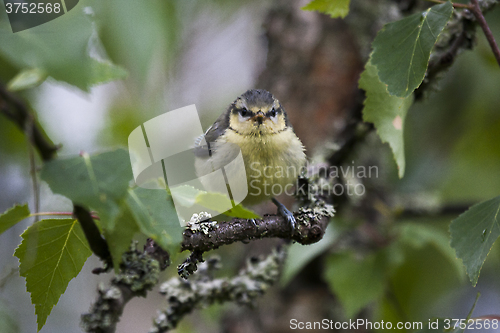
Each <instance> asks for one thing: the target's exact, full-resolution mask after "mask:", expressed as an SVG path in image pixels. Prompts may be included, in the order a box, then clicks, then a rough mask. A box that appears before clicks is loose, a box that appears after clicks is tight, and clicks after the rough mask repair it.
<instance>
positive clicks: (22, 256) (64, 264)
mask: <svg viewBox="0 0 500 333" xmlns="http://www.w3.org/2000/svg"><path fill="white" fill-rule="evenodd" d="M21 236H22V237H23V241H22V242H21V245H19V247H18V248H17V249H16V251H15V253H14V255H15V256H16V257H18V258H19V262H20V265H19V273H20V275H21V276H24V277H25V278H26V289H27V290H28V292H29V293H30V294H31V302H32V303H33V304H34V305H35V313H36V315H37V322H38V330H40V329H41V328H42V327H43V325H44V324H45V322H46V320H47V317H48V316H49V314H50V312H51V311H52V308H53V307H54V305H55V304H57V302H58V301H59V297H61V295H62V294H63V293H64V291H65V290H66V288H67V287H68V283H69V281H70V280H71V279H73V278H74V277H76V276H77V275H78V273H79V272H80V271H81V269H82V267H83V265H84V264H85V261H86V260H87V258H88V257H89V256H90V255H91V254H92V251H91V250H90V248H89V246H88V244H87V241H86V240H85V236H84V234H83V230H82V229H81V227H80V224H79V223H78V221H77V220H73V219H48V220H41V221H40V222H37V223H35V224H33V225H32V226H31V227H29V228H28V229H27V230H26V231H25V232H24V233H23V234H22V235H21Z"/></svg>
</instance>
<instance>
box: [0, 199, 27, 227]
mask: <svg viewBox="0 0 500 333" xmlns="http://www.w3.org/2000/svg"><path fill="white" fill-rule="evenodd" d="M29 215H30V210H29V209H28V204H24V205H22V206H20V205H15V206H14V207H12V208H10V209H9V210H7V211H6V212H5V213H3V214H0V234H2V233H3V232H4V231H5V230H7V229H9V228H11V227H13V226H14V225H15V224H16V223H17V222H19V221H22V220H24V219H25V218H27V217H28V216H29Z"/></svg>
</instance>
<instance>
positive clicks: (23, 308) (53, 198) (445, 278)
mask: <svg viewBox="0 0 500 333" xmlns="http://www.w3.org/2000/svg"><path fill="white" fill-rule="evenodd" d="M303 2H304V1H302V2H300V1H298V2H297V1H296V2H292V5H294V6H297V7H300V5H305V4H306V3H307V1H306V2H305V3H303ZM353 2H354V0H353ZM272 8H273V2H272V1H263V0H262V1H250V0H247V1H232V0H218V1H215V0H214V1H201V0H192V1H183V0H163V1H159V0H149V1H146V2H139V1H133V0H120V1H118V0H107V1H102V2H99V1H92V0H81V1H80V2H79V4H78V6H77V7H76V8H75V9H73V10H72V11H71V12H69V13H67V14H65V15H64V16H63V17H60V18H58V19H57V20H54V21H51V22H49V23H46V24H44V25H41V26H39V27H36V28H33V29H30V30H26V31H23V32H19V33H16V34H13V33H12V32H11V30H10V27H9V25H8V20H7V16H6V13H5V11H4V10H3V5H0V81H1V82H2V84H7V83H8V82H9V81H11V80H12V79H13V78H14V77H15V76H16V75H18V74H19V73H20V72H21V71H23V70H30V69H37V70H38V72H37V74H36V75H35V79H34V81H35V84H34V85H35V86H34V87H32V88H30V89H24V90H21V91H19V92H16V93H17V94H19V96H21V97H22V98H23V99H25V100H26V101H27V102H28V103H29V104H30V105H31V107H32V108H33V110H34V112H35V114H36V117H37V119H38V120H39V122H40V124H41V125H42V126H43V128H44V129H45V131H46V132H47V135H48V136H49V137H50V138H51V139H52V141H54V142H55V143H56V144H59V143H61V144H62V148H61V150H60V152H59V156H68V155H75V154H78V153H79V152H80V151H87V152H90V153H92V152H97V151H101V150H105V149H109V148H111V147H116V146H126V144H127V138H128V135H129V133H130V132H131V131H132V130H133V129H134V128H136V127H137V126H139V125H140V124H142V123H143V122H144V121H146V120H149V119H151V118H153V117H155V116H156V115H159V114H162V113H164V112H166V111H168V110H173V109H175V108H178V107H182V106H185V105H189V104H196V106H197V108H198V111H199V113H200V117H201V120H202V125H203V127H204V128H207V127H208V126H209V125H210V124H211V123H212V122H213V121H214V120H215V118H216V117H217V116H218V115H219V114H220V113H221V112H222V111H223V110H225V108H227V105H229V103H231V102H232V101H233V100H234V98H235V97H236V96H238V95H240V94H241V93H243V92H244V91H245V90H247V89H249V88H254V87H255V85H256V82H257V80H258V77H259V74H260V73H261V72H262V71H263V70H264V69H265V68H266V59H267V50H268V44H267V41H266V38H265V30H264V27H263V21H264V17H265V16H266V14H267V13H268V11H269V10H271V9H272ZM314 15H319V14H314ZM487 20H488V22H489V24H490V26H491V28H492V30H493V33H494V35H495V36H497V40H499V39H500V8H496V10H494V11H492V12H490V13H489V14H488V15H487ZM478 37H479V38H478V42H477V46H476V48H475V49H474V50H473V51H469V52H465V53H463V54H462V55H460V56H459V57H458V59H457V61H456V63H455V64H454V65H453V67H452V68H451V70H449V71H448V72H447V73H446V74H445V75H444V76H443V78H442V80H441V82H440V85H439V89H437V90H436V92H433V93H431V94H429V98H427V99H426V100H424V101H423V102H417V103H416V104H415V105H414V106H413V107H412V108H411V110H410V112H409V114H408V117H407V119H406V123H405V131H406V133H405V149H406V161H407V170H406V175H405V177H404V178H403V179H402V180H399V179H397V173H396V168H395V165H394V162H393V160H392V156H391V154H390V151H389V148H388V147H387V146H386V145H382V144H381V143H380V142H379V140H378V137H376V136H375V135H372V136H370V137H368V138H367V141H366V143H365V147H364V148H361V149H360V150H359V151H357V152H356V155H355V156H356V157H355V158H357V159H359V160H371V159H376V160H377V164H378V165H379V167H380V170H381V172H380V173H381V177H380V179H376V180H374V181H373V183H371V186H372V187H373V190H374V191H377V188H379V189H380V188H383V189H384V191H386V192H388V193H390V194H391V196H392V197H393V198H396V199H393V200H392V202H397V201H398V198H399V200H400V201H404V200H405V199H404V198H407V197H409V196H411V197H418V198H423V199H424V201H426V202H430V205H433V206H437V207H440V206H446V205H471V204H473V203H476V202H478V201H481V200H486V199H489V198H492V197H493V196H496V195H498V194H499V192H500V172H499V170H500V168H499V166H500V94H499V91H500V90H499V88H500V68H499V67H498V65H497V63H496V62H495V60H494V58H493V55H492V53H491V50H490V49H489V46H488V44H487V42H486V40H485V39H484V37H483V36H482V33H478ZM359 47H360V48H361V49H362V48H366V45H359ZM96 62H97V63H96ZM103 63H104V64H105V65H102V64H103ZM99 64H101V65H99ZM106 64H108V65H106ZM99 66H101V67H99ZM96 68H97V69H96ZM124 73H127V75H126V77H125V75H124ZM47 75H48V76H49V77H48V78H47V79H46V80H44V79H45V78H46V76H47ZM110 78H120V79H119V80H116V81H112V82H107V81H108V80H109V79H110ZM38 81H40V82H42V81H43V83H41V84H39V85H37V84H38V83H40V82H38ZM256 88H258V87H256ZM278 98H279V96H278ZM282 103H283V104H284V105H285V107H286V106H287V101H284V100H282ZM305 116H306V117H307V115H305ZM306 119H307V118H306ZM308 126H309V125H308ZM314 126H315V123H313V122H311V123H310V126H309V129H308V130H309V131H311V132H313V131H314ZM302 127H304V125H303V126H302ZM298 134H299V136H300V134H301V133H298ZM331 139H332V138H325V142H326V141H328V140H331ZM309 148H310V150H309V152H308V153H309V155H310V156H312V152H313V151H314V149H315V148H316V147H309ZM318 149H319V148H318ZM37 163H38V165H40V164H41V161H40V160H38V162H37ZM32 192H33V191H32V186H31V177H30V165H29V158H28V143H27V140H26V138H25V136H24V135H23V134H22V132H21V131H20V130H19V129H18V128H17V127H16V126H15V125H14V124H13V123H12V122H10V121H9V120H7V118H6V117H4V116H3V115H0V212H3V211H5V210H6V209H7V208H9V207H11V206H12V205H13V204H15V203H22V202H28V203H29V204H30V207H32V206H33V193H32ZM40 197H41V211H71V203H70V202H69V200H67V199H65V198H63V197H61V196H58V195H53V194H52V193H51V192H50V189H49V188H48V187H47V185H45V184H43V183H42V186H41V196H40ZM456 216H457V215H446V216H436V217H432V216H430V217H405V218H394V217H393V216H388V218H387V221H386V222H385V224H384V225H386V226H390V227H391V228H392V226H394V225H398V226H404V225H405V223H410V224H412V225H418V226H421V225H423V226H430V227H431V228H434V229H435V230H436V232H435V233H431V234H430V235H429V234H426V233H425V232H427V231H424V232H421V230H420V229H419V227H415V228H414V229H411V228H407V229H404V228H403V227H401V229H390V230H393V231H394V230H398V233H397V236H396V237H397V240H395V241H394V242H392V243H391V244H389V245H387V246H384V247H382V248H381V249H376V250H372V249H361V250H360V249H356V248H355V247H352V244H349V245H346V246H344V245H343V243H342V242H341V241H339V240H340V239H341V238H343V237H345V235H346V234H347V235H350V233H352V232H353V230H356V229H357V228H359V227H360V226H362V225H363V221H361V220H359V219H360V217H359V216H356V215H355V214H354V215H353V214H352V212H349V211H347V212H343V213H342V214H341V215H340V216H338V217H336V218H334V219H333V222H332V224H331V226H330V227H329V229H330V231H329V235H328V237H325V239H324V240H322V241H321V242H320V243H318V244H316V245H313V246H307V247H304V246H300V245H296V244H295V245H292V247H291V253H290V256H289V262H288V263H287V267H286V268H285V275H284V277H283V280H284V281H285V282H286V283H281V284H280V285H279V286H277V287H276V288H274V289H273V290H270V291H269V293H268V294H266V295H265V296H263V297H262V298H260V299H259V300H258V301H257V308H256V309H254V310H251V312H249V313H251V315H250V314H248V313H246V312H245V311H246V310H245V309H236V308H234V306H233V305H231V304H224V305H217V306H213V307H210V308H208V309H204V310H199V311H197V312H195V313H194V314H193V315H191V316H188V317H187V318H186V320H185V321H184V322H183V323H182V324H181V326H180V327H179V329H178V331H179V332H219V331H221V330H222V327H224V328H226V331H228V332H237V331H238V330H236V329H234V327H235V325H236V324H235V325H232V324H231V323H232V321H233V320H234V318H239V316H245V315H248V316H251V317H252V318H254V319H255V318H258V322H259V324H258V325H257V324H256V326H251V325H246V326H245V325H243V326H242V329H241V330H240V331H241V332H247V331H249V330H250V331H251V329H250V328H252V329H255V327H257V331H263V332H271V331H272V332H280V331H282V332H287V331H290V329H289V325H288V321H289V320H290V319H291V318H297V319H299V320H302V321H312V320H317V318H319V319H322V318H331V319H337V320H344V319H346V318H348V317H349V316H350V314H349V312H350V311H351V312H352V311H354V313H353V315H354V316H358V317H368V318H371V320H373V321H375V320H381V319H384V320H386V321H387V320H395V321H400V320H403V321H406V320H410V321H416V320H419V321H424V323H426V322H427V319H428V318H431V317H437V316H449V317H452V318H463V317H465V316H466V315H467V313H468V311H469V310H470V308H471V306H472V304H473V302H474V299H475V295H476V293H477V292H478V291H480V292H481V294H482V295H481V297H480V299H479V302H478V304H477V306H476V310H475V312H474V314H475V316H480V315H487V314H493V313H496V314H499V313H500V284H499V282H498V276H500V266H499V264H500V250H499V248H498V244H497V245H496V246H494V248H493V249H492V251H491V253H490V255H489V256H488V258H487V260H486V263H485V266H484V267H483V269H482V272H481V276H480V278H479V283H478V285H477V286H476V287H475V288H473V287H471V285H470V283H469V281H468V278H467V277H466V276H465V270H464V269H463V268H462V269H461V270H460V268H461V264H460V262H459V261H458V260H457V259H454V258H453V252H450V251H452V250H451V248H450V247H449V244H448V241H449V234H448V226H449V223H450V221H451V220H452V219H454V218H456ZM32 222H33V221H24V222H22V223H20V224H19V225H16V226H15V227H14V228H12V229H10V230H8V231H7V232H5V233H4V234H2V235H0V278H3V277H8V278H6V279H4V280H2V283H1V284H0V331H1V332H32V331H34V330H35V327H36V326H35V325H36V318H35V315H34V309H33V306H32V305H31V303H30V298H29V294H27V293H26V290H25V286H24V279H23V278H21V277H19V276H18V275H17V273H15V272H14V274H13V275H11V276H10V275H9V273H10V272H11V271H12V270H13V269H14V268H15V267H16V266H17V259H16V258H14V257H12V253H13V251H14V249H15V248H16V247H17V245H18V244H19V243H20V237H19V235H20V234H21V233H22V231H23V230H24V229H25V228H26V227H27V226H28V225H29V224H30V223H32ZM425 230H429V229H425ZM430 230H433V229H430ZM443 235H444V236H443ZM446 236H448V237H446ZM266 246H267V245H263V248H265V247H266ZM249 248H250V250H249ZM256 248H257V249H256ZM252 251H253V252H252ZM216 252H217V253H218V254H219V255H221V256H222V258H223V264H224V269H223V270H222V272H221V275H224V274H234V273H235V272H237V270H238V269H239V268H240V267H241V265H242V263H243V262H244V260H245V257H248V256H249V255H252V254H253V253H254V252H256V253H259V251H258V246H254V247H248V246H245V245H243V244H234V245H231V246H227V247H225V248H223V249H220V250H218V251H216ZM360 252H362V253H365V254H367V255H366V256H365V257H363V256H361V257H362V259H361V260H358V259H359V253H360ZM184 256H185V255H184V254H183V255H180V256H179V258H178V260H180V259H182V258H183V257H184ZM379 258H383V259H381V260H382V261H383V262H380V261H377V260H379ZM97 266H99V262H98V260H97V259H96V258H95V257H92V258H91V259H90V260H89V261H88V262H87V263H86V265H85V266H84V268H83V271H82V272H81V274H80V275H79V276H78V277H77V278H76V279H75V280H73V281H71V283H70V284H69V287H68V290H67V291H66V293H65V294H64V295H63V296H62V297H61V299H60V300H59V303H58V304H57V306H56V307H55V308H54V309H53V311H52V314H51V315H50V316H49V318H48V321H47V324H46V325H45V327H44V328H43V329H42V331H41V332H55V333H57V332H78V331H79V330H80V328H79V320H80V314H81V313H83V312H85V311H87V310H88V309H89V307H90V304H91V303H92V302H93V301H94V298H95V294H96V293H95V290H96V286H97V284H98V283H100V282H104V283H105V282H106V281H107V280H109V278H110V275H109V274H108V275H106V276H95V275H92V274H91V273H90V271H91V270H92V268H94V267H97ZM342 270H345V271H346V272H358V274H359V275H360V276H362V277H363V278H364V280H363V279H356V278H349V275H347V277H345V278H342V276H341V274H340V273H338V272H339V271H342ZM380 270H381V271H380ZM174 275H175V270H174V269H172V267H171V268H170V269H168V270H167V272H166V273H165V277H169V276H174ZM377 275H378V277H377ZM311 276H313V277H311ZM363 281H364V282H363ZM359 283H362V284H363V283H364V285H365V286H366V288H364V289H362V290H361V291H362V292H361V293H354V292H352V290H355V289H356V288H358V286H359V285H358V284H359ZM332 289H333V290H334V291H335V294H336V297H335V296H333V294H334V293H333V292H332ZM321 290H330V293H329V294H321V297H319V296H318V294H317V293H321ZM342 290H344V292H342ZM288 294H289V295H293V296H290V298H287V297H288V296H287V295H288ZM315 300H320V301H321V302H319V301H315ZM339 300H340V303H339ZM277 303H281V304H277ZM159 304H161V298H160V296H159V294H158V293H156V291H152V292H150V293H149V295H148V298H147V299H134V300H133V301H132V302H131V303H130V304H129V305H128V306H127V308H126V310H125V313H124V315H123V317H122V321H121V322H120V323H119V326H118V330H117V331H118V332H145V331H147V329H148V328H149V326H150V325H151V318H152V317H154V316H155V314H156V309H157V308H158V307H159ZM360 305H361V307H362V308H365V309H364V310H363V311H361V312H359V311H356V309H359V308H360ZM364 305H366V307H365V306H364ZM283 307H285V308H287V309H288V310H289V311H287V312H284V313H283V312H279V311H278V310H277V309H280V308H283ZM349 309H351V310H349ZM353 309H354V310H353ZM2 325H3V326H2ZM231 325H232V326H231ZM233 326H234V327H233ZM228 327H230V328H233V329H228ZM249 327H250V328H249ZM494 331H495V330H488V332H494ZM496 331H497V332H500V330H496ZM254 332H255V330H254Z"/></svg>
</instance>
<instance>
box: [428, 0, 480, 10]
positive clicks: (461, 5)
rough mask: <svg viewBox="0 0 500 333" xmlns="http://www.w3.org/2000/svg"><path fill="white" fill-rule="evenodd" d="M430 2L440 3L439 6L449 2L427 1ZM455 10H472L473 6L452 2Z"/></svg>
mask: <svg viewBox="0 0 500 333" xmlns="http://www.w3.org/2000/svg"><path fill="white" fill-rule="evenodd" d="M427 1H429V2H434V3H439V4H443V3H445V2H447V1H442V0H427ZM451 4H452V6H453V8H465V9H471V6H470V5H466V4H463V3H454V2H452V3H451Z"/></svg>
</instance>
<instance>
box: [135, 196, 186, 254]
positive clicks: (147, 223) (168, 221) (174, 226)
mask: <svg viewBox="0 0 500 333" xmlns="http://www.w3.org/2000/svg"><path fill="white" fill-rule="evenodd" d="M127 204H128V207H129V208H130V211H131V212H132V215H133V216H134V217H135V219H136V221H137V225H138V226H139V228H140V230H141V232H142V233H143V234H145V235H146V236H148V237H150V238H152V239H153V240H154V241H155V242H156V243H157V244H158V245H160V246H161V247H162V248H163V249H164V250H167V251H169V252H170V253H172V254H173V253H176V252H177V251H178V248H179V245H180V243H181V242H182V232H183V231H184V228H182V227H181V225H180V224H179V218H178V217H177V212H176V210H175V208H174V204H173V202H172V198H171V197H170V195H169V194H168V192H167V191H166V190H151V189H144V188H141V187H138V188H135V189H133V190H129V192H128V196H127Z"/></svg>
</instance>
